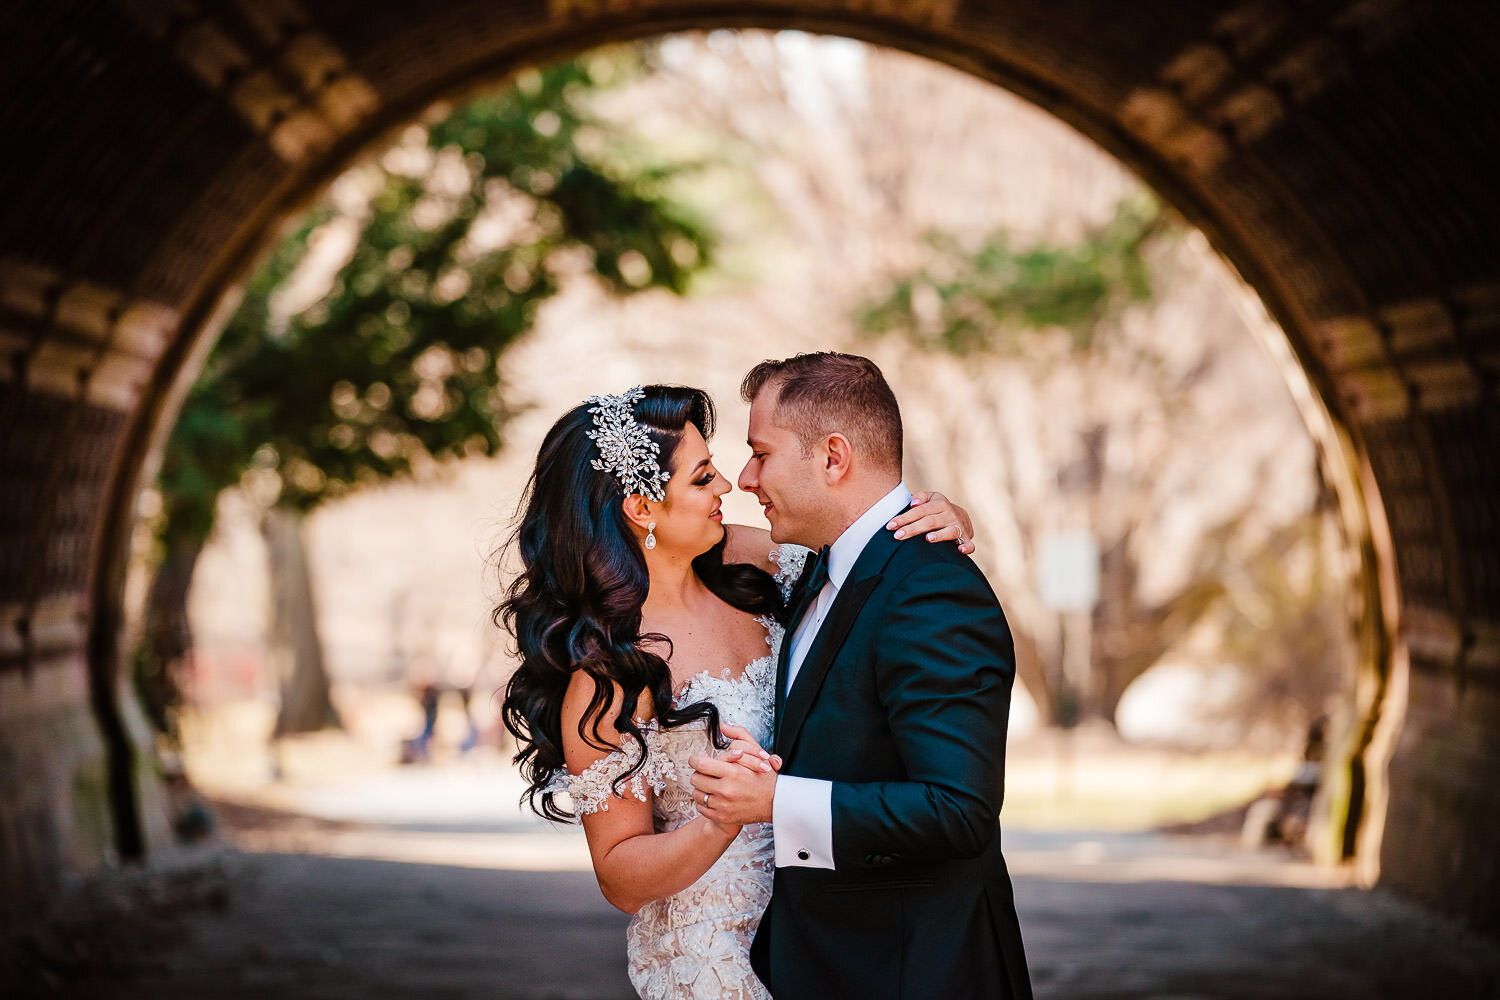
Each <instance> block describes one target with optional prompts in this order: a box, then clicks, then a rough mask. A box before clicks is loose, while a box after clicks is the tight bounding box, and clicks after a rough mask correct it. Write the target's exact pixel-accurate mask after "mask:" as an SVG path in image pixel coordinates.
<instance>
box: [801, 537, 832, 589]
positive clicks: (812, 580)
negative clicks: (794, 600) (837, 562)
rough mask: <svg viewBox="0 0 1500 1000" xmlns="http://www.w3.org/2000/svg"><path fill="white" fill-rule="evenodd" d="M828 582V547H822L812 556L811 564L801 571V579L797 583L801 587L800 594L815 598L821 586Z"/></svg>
mask: <svg viewBox="0 0 1500 1000" xmlns="http://www.w3.org/2000/svg"><path fill="white" fill-rule="evenodd" d="M827 582H828V546H826V545H825V546H823V547H822V548H821V549H819V550H818V551H817V553H816V554H815V555H814V556H813V560H812V562H810V563H808V564H807V567H806V568H805V569H803V571H802V577H801V578H800V579H799V580H798V581H797V583H798V585H799V586H800V587H802V592H803V593H804V594H807V595H809V596H816V595H817V594H818V593H819V592H820V591H821V590H822V589H823V585H824V584H825V583H827Z"/></svg>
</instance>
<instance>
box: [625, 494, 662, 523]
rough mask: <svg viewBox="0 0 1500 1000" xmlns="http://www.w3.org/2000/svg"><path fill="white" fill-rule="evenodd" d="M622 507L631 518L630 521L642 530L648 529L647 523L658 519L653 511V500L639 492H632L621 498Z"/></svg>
mask: <svg viewBox="0 0 1500 1000" xmlns="http://www.w3.org/2000/svg"><path fill="white" fill-rule="evenodd" d="M620 509H621V510H623V511H624V512H625V516H626V517H627V518H629V519H630V523H631V524H634V525H635V526H636V527H638V528H640V529H641V530H642V531H644V530H646V525H647V524H650V523H651V522H652V521H654V520H655V519H656V518H655V516H654V515H653V514H652V512H651V501H649V500H647V499H646V498H645V497H643V496H641V495H640V494H639V493H632V494H630V496H628V497H626V498H625V499H623V500H621V501H620Z"/></svg>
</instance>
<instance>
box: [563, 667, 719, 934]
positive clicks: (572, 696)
mask: <svg viewBox="0 0 1500 1000" xmlns="http://www.w3.org/2000/svg"><path fill="white" fill-rule="evenodd" d="M593 687H594V682H593V680H592V679H591V678H590V677H588V676H587V675H586V674H585V673H584V672H583V671H582V670H579V671H576V672H575V673H574V674H573V678H572V680H571V681H570V682H569V684H568V692H567V694H566V695H565V696H564V697H563V705H562V731H563V756H564V758H565V759H566V760H567V765H568V771H569V773H570V774H573V775H578V774H581V773H582V772H583V771H585V770H586V769H587V768H588V767H589V766H590V765H591V764H594V763H595V762H597V761H600V760H603V759H604V758H606V757H608V756H610V753H611V751H607V750H600V749H599V748H598V747H595V746H592V745H590V744H589V743H588V742H587V741H585V740H584V738H583V737H582V736H581V735H580V734H579V731H578V730H579V721H580V720H584V732H587V733H589V734H590V735H592V734H593V721H594V720H593V718H592V717H589V718H588V719H585V713H586V712H587V711H588V706H589V701H590V699H591V698H592V695H593ZM619 700H620V691H619V689H618V687H617V688H616V690H615V698H614V701H613V703H612V704H611V705H610V706H609V707H608V708H607V709H605V710H604V712H603V713H601V719H600V725H599V733H600V734H601V735H602V736H603V737H604V738H605V741H612V740H614V739H616V738H618V739H619V740H620V742H621V744H622V745H630V744H631V743H633V740H631V738H630V737H628V736H617V734H616V731H615V727H614V722H615V719H616V718H618V716H619ZM649 765H650V761H649V760H648V761H647V764H646V766H649ZM643 770H644V767H643ZM642 785H643V787H644V789H645V794H646V799H645V801H642V800H641V799H639V798H636V797H635V796H634V795H633V794H632V792H631V787H630V782H629V781H628V780H627V781H626V782H625V783H623V784H622V785H621V788H620V791H621V792H622V793H623V794H621V795H615V794H612V793H611V794H609V796H608V798H606V799H605V801H604V805H606V806H607V808H600V809H599V810H598V811H596V812H591V813H587V814H585V815H584V816H583V832H584V835H585V836H586V837H587V839H588V842H589V854H590V855H591V856H592V858H593V861H594V876H595V878H597V879H598V881H599V888H600V890H601V891H602V892H603V893H604V898H605V899H607V900H609V902H610V903H611V904H612V905H614V906H615V907H617V908H619V909H621V910H624V911H625V912H626V913H634V912H636V911H637V910H639V909H640V908H641V907H642V906H644V905H645V904H646V903H649V902H651V901H652V900H655V899H661V898H663V897H665V896H670V895H672V894H673V893H675V892H680V891H682V890H683V889H686V888H687V887H688V886H690V885H692V884H693V883H694V882H696V881H697V880H698V878H699V877H700V876H701V875H702V874H703V873H704V872H706V871H708V869H709V868H710V867H712V865H713V863H714V862H715V861H717V860H718V859H719V855H721V854H723V853H724V850H725V848H727V847H728V846H729V844H730V842H731V841H733V840H734V837H735V834H737V833H739V827H737V826H722V825H720V824H718V823H715V822H713V821H712V820H709V819H706V818H704V817H703V816H697V817H694V818H693V819H692V820H691V821H689V822H688V823H685V824H683V825H682V826H680V827H678V828H677V829H675V830H672V831H671V832H670V833H657V832H655V829H654V828H653V826H652V818H651V798H652V792H651V787H650V782H649V780H648V781H644V782H643V783H642ZM576 804H577V803H576V801H575V806H576Z"/></svg>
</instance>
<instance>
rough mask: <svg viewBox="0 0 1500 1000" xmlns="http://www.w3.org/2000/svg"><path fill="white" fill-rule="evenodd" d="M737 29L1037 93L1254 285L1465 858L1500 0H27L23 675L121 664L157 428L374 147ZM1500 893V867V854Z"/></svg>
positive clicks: (20, 175) (1493, 871)
mask: <svg viewBox="0 0 1500 1000" xmlns="http://www.w3.org/2000/svg"><path fill="white" fill-rule="evenodd" d="M740 25H743V26H759V27H780V28H803V29H807V30H815V31H828V32H834V33H841V34H848V35H853V36H856V37H860V38H864V39H866V40H869V41H873V42H878V43H883V44H888V45H893V46H897V47H901V48H905V49H908V50H911V51H914V52H917V53H921V54H925V55H928V56H930V57H932V58H935V59H938V60H941V61H944V62H947V63H950V64H952V65H954V66H956V67H959V68H961V69H965V70H968V71H970V72H972V73H974V74H976V75H978V76H981V77H983V78H986V79H989V80H992V81H994V82H996V83H999V84H1001V85H1003V86H1006V87H1008V88H1010V89H1012V90H1014V91H1016V92H1017V93H1019V94H1021V95H1022V96H1023V97H1026V98H1029V99H1030V100H1032V101H1034V102H1035V103H1037V104H1039V105H1041V106H1042V107H1044V108H1046V109H1048V110H1050V111H1052V112H1053V113H1055V114H1057V115H1059V116H1060V117H1062V118H1064V119H1065V120H1067V121H1069V122H1071V123H1072V124H1074V125H1075V126H1077V127H1078V128H1079V129H1081V130H1082V131H1083V132H1085V133H1086V134H1088V135H1090V136H1092V137H1093V138H1094V139H1096V140H1097V141H1098V142H1100V143H1101V144H1102V145H1103V146H1104V147H1106V148H1107V149H1109V150H1110V151H1111V152H1113V153H1115V154H1116V155H1117V156H1119V157H1120V158H1121V159H1122V160H1124V161H1125V162H1126V163H1127V164H1129V165H1130V166H1132V167H1133V168H1134V169H1136V170H1137V171H1138V172H1139V173H1140V174H1141V175H1142V176H1143V177H1144V178H1145V179H1146V180H1147V181H1148V183H1150V184H1152V185H1153V186H1154V187H1156V188H1157V189H1158V190H1159V191H1161V192H1162V194H1163V195H1164V196H1165V197H1166V198H1167V199H1168V200H1169V201H1171V202H1172V203H1173V204H1174V205H1175V206H1176V207H1177V208H1178V209H1179V210H1181V211H1182V212H1183V213H1184V214H1185V215H1187V216H1188V217H1189V218H1190V219H1191V220H1192V221H1193V222H1195V223H1196V224H1198V225H1199V226H1201V227H1202V228H1203V229H1204V231H1205V232H1206V233H1207V234H1208V236H1209V238H1210V239H1211V241H1212V242H1213V243H1214V244H1215V245H1216V246H1217V247H1218V248H1219V249H1220V251H1221V252H1223V253H1224V254H1225V255H1226V256H1227V257H1228V258H1229V259H1230V260H1231V262H1232V263H1233V264H1234V265H1235V266H1236V267H1237V268H1238V269H1239V271H1240V273H1241V274H1242V275H1243V276H1244V277H1245V278H1246V280H1247V281H1249V282H1250V283H1251V284H1252V285H1253V286H1254V287H1255V288H1256V290H1257V291H1258V292H1259V293H1260V295H1261V296H1262V298H1263V300H1264V301H1265V302H1266V304H1267V306H1268V307H1269V309H1270V310H1271V311H1272V313H1273V314H1274V315H1275V316H1276V318H1277V319H1278V320H1279V321H1280V322H1281V324H1282V326H1283V328H1284V329H1285V330H1286V333H1287V336H1288V339H1289V341H1290V343H1291V346H1292V348H1293V351H1294V353H1295V354H1296V356H1297V357H1298V359H1299V360H1300V362H1301V363H1302V365H1303V366H1304V368H1305V369H1306V371H1307V373H1308V376H1309V379H1310V381H1311V383H1312V385H1313V386H1314V387H1315V388H1316V390H1317V391H1318V392H1319V394H1320V396H1321V398H1322V400H1323V402H1324V404H1325V405H1326V406H1327V408H1328V409H1329V411H1330V412H1331V414H1332V415H1333V417H1334V420H1335V421H1336V423H1337V424H1338V425H1339V426H1340V428H1341V429H1342V431H1343V433H1344V434H1345V435H1346V436H1347V440H1348V442H1349V449H1350V459H1351V462H1352V465H1353V466H1354V472H1355V474H1356V476H1360V477H1363V488H1364V491H1365V494H1366V496H1367V498H1368V500H1369V503H1370V512H1371V515H1372V518H1371V519H1372V522H1373V523H1374V524H1375V525H1376V529H1377V531H1376V533H1377V535H1378V536H1379V542H1380V548H1381V551H1380V552H1379V553H1378V559H1379V561H1380V562H1381V564H1382V567H1383V569H1384V571H1385V572H1386V574H1387V584H1388V586H1387V590H1386V592H1385V594H1384V595H1383V598H1384V600H1383V611H1384V613H1385V615H1386V616H1387V618H1386V624H1387V625H1389V626H1390V627H1391V628H1392V629H1399V637H1398V643H1397V646H1398V647H1399V649H1398V650H1397V651H1394V652H1392V651H1387V652H1386V653H1383V654H1381V655H1382V656H1383V657H1384V658H1385V659H1386V660H1387V661H1389V660H1391V659H1392V658H1393V657H1401V658H1409V662H1410V666H1411V670H1412V673H1411V677H1412V681H1411V694H1410V698H1411V710H1410V711H1409V713H1408V717H1407V720H1406V729H1405V735H1404V736H1403V745H1404V746H1416V747H1425V748H1427V749H1429V750H1430V749H1431V748H1432V747H1435V746H1439V745H1443V741H1444V740H1455V739H1459V736H1462V740H1461V741H1460V742H1462V743H1463V745H1464V746H1466V747H1469V748H1470V749H1469V750H1467V751H1466V753H1467V754H1468V756H1467V757H1464V758H1463V763H1462V766H1461V767H1460V768H1459V771H1460V772H1462V773H1463V774H1468V773H1471V772H1472V774H1473V776H1474V778H1475V781H1474V782H1467V780H1466V779H1464V780H1461V781H1460V784H1461V785H1462V788H1460V789H1459V790H1458V791H1457V792H1455V791H1454V790H1453V789H1452V788H1447V789H1446V790H1442V791H1441V794H1440V793H1439V791H1438V790H1435V789H1434V788H1433V787H1430V786H1431V785H1432V782H1434V781H1436V780H1437V779H1436V778H1435V777H1434V776H1433V775H1431V774H1429V773H1427V771H1425V770H1424V767H1425V766H1426V765H1424V764H1422V763H1421V760H1424V759H1426V758H1425V757H1423V755H1422V754H1418V753H1415V752H1414V751H1412V752H1406V753H1405V755H1404V756H1403V752H1402V751H1400V750H1399V749H1398V753H1397V757H1396V759H1395V760H1394V761H1393V762H1392V775H1393V776H1392V793H1391V794H1392V809H1393V810H1395V813H1397V814H1400V815H1403V816H1406V817H1408V818H1409V820H1410V822H1407V821H1406V820H1403V821H1402V822H1403V823H1406V826H1401V824H1397V826H1396V828H1395V832H1394V834H1392V836H1394V838H1395V839H1394V840H1392V839H1391V837H1389V836H1388V838H1387V841H1388V846H1387V853H1388V854H1392V856H1393V857H1394V856H1395V853H1393V852H1399V851H1403V850H1405V849H1406V847H1407V846H1409V845H1408V843H1407V840H1406V839H1404V838H1407V837H1408V836H1410V837H1416V836H1417V835H1418V834H1417V831H1418V829H1421V830H1424V831H1427V832H1425V833H1423V834H1422V836H1423V837H1430V836H1437V838H1438V841H1439V842H1440V846H1451V847H1452V848H1453V850H1456V851H1460V852H1461V853H1462V854H1463V855H1464V857H1465V858H1468V857H1469V856H1470V852H1469V847H1468V846H1465V845H1466V844H1468V839H1466V838H1467V834H1466V833H1465V831H1469V832H1472V831H1473V828H1474V825H1475V824H1479V823H1481V822H1482V823H1486V824H1492V826H1491V829H1493V828H1494V826H1500V809H1497V806H1496V805H1495V803H1494V795H1493V793H1487V792H1485V791H1484V790H1483V788H1482V782H1480V781H1479V780H1478V779H1479V776H1480V775H1481V774H1482V771H1483V769H1484V768H1485V767H1488V766H1489V765H1490V764H1491V763H1493V762H1496V761H1500V746H1497V741H1496V739H1495V737H1493V736H1490V735H1489V734H1490V733H1492V732H1497V731H1500V725H1497V723H1500V683H1497V682H1500V527H1497V525H1500V508H1497V493H1500V448H1497V444H1496V442H1497V439H1500V434H1497V432H1500V410H1497V406H1496V402H1495V384H1496V375H1497V371H1500V184H1497V183H1496V180H1495V179H1496V178H1497V177H1500V112H1497V108H1500V71H1497V67H1500V13H1497V8H1496V7H1495V6H1494V5H1490V4H1482V3H1467V4H1466V3H1457V2H1454V3H1422V2H1417V0H1353V2H1351V0H1337V2H1292V0H1249V2H1237V3H1236V2H1213V3H1210V2H1205V3H1197V4H1184V3H1178V2H1169V0H1144V2H1138V3H1131V4H1121V3H1104V2H1099V0H1010V2H998V0H991V2H980V0H967V2H966V0H813V2H804V3H787V2H757V0H740V2H728V0H723V2H719V0H697V2H687V0H682V2H678V0H550V2H548V0H490V2H484V3H478V2H459V0H429V2H427V3H424V4H420V5H418V4H411V3H396V2H392V0H361V2H357V3H356V2H353V0H319V2H318V3H311V2H309V0H265V2H256V0H240V2H237V3H236V2H229V3H223V4H208V3H202V2H195V0H174V2H171V3H163V2H158V0H114V2H108V3H103V2H99V3H83V2H81V0H72V2H66V0H65V2H54V3H50V4H42V3H40V2H37V3H28V2H20V3H17V2H7V3H5V4H4V5H3V7H0V28H3V30H0V38H3V39H4V40H5V41H4V47H5V58H4V59H3V60H0V75H3V78H4V83H3V86H0V94H3V97H0V135H4V136H5V137H6V140H7V144H8V145H10V151H9V154H8V155H7V157H6V159H5V161H4V166H3V168H0V169H3V171H4V173H3V178H4V190H5V191H6V193H7V199H6V201H7V203H6V206H5V209H4V212H3V222H0V348H3V350H0V358H3V369H0V379H3V383H4V389H3V390H0V392H3V395H0V420H3V424H4V427H5V437H4V438H3V442H4V443H3V447H0V462H3V482H4V487H3V494H0V535H3V536H4V537H3V539H0V542H3V551H4V555H3V561H0V608H3V609H4V617H3V620H0V629H3V631H4V633H5V634H4V636H3V637H0V671H4V670H6V669H9V668H10V667H13V666H15V665H17V664H21V665H23V666H25V665H27V664H32V663H34V662H36V661H37V660H38V658H41V659H45V658H46V657H47V656H49V655H54V654H57V655H61V654H64V653H66V652H67V651H69V650H81V649H84V648H85V647H87V648H88V649H89V653H88V655H89V656H90V657H92V658H93V660H94V662H95V663H96V665H97V664H99V663H100V662H101V661H102V660H107V659H110V658H112V657H113V656H114V653H115V649H114V642H115V639H114V635H115V632H116V630H117V628H118V625H119V621H118V604H119V594H120V591H121V587H122V580H123V573H124V562H125V544H126V538H127V536H128V529H129V525H130V523H131V518H132V516H133V515H132V505H133V500H134V497H135V494H136V492H137V490H138V487H139V482H140V477H141V475H142V472H143V469H144V465H145V463H146V461H147V458H148V456H149V453H150V447H151V442H152V439H153V436H155V435H157V434H159V433H160V432H161V430H162V427H163V424H164V422H165V421H166V419H167V418H168V417H169V416H170V414H171V412H172V409H173V405H174V402H173V400H174V396H175V394H176V392H177V391H179V390H180V388H181V387H182V385H183V384H184V382H185V380H186V379H188V378H190V377H191V374H192V372H193V370H194V368H195V360H194V359H195V357H196V356H198V355H199V354H201V353H202V351H203V350H204V349H205V348H206V344H207V340H208V336H207V332H209V331H212V329H213V328H214V318H215V317H214V314H215V311H216V310H222V309H223V308H225V294H226V292H227V291H228V290H230V289H231V288H232V287H233V284H234V282H235V281H236V280H238V279H239V278H240V277H241V276H242V275H243V274H244V273H245V271H246V269H247V268H248V266H249V264H250V262H251V261H252V260H253V259H254V256H255V254H256V253H257V252H258V250H259V249H260V248H262V247H263V246H264V245H266V243H267V241H268V240H269V239H270V238H271V237H272V236H273V235H274V233H275V227H276V226H277V224H278V222H279V221H281V220H283V219H285V218H286V217H287V216H288V215H289V213H291V212H293V211H294V210H295V209H297V208H298V207H299V206H300V205H302V204H305V203H306V201H307V200H308V199H309V198H310V197H311V196H312V194H313V193H315V192H316V191H317V190H318V189H319V188H320V187H321V186H322V185H323V184H325V183H326V182H327V181H328V180H329V179H330V178H331V177H332V176H333V175H334V173H335V172H336V171H337V170H338V169H339V168H340V167H341V166H342V165H344V164H346V163H347V162H348V161H349V160H350V158H351V157H353V156H355V155H357V154H358V152H359V151H360V150H362V149H364V148H366V147H367V146H368V145H369V144H370V143H371V142H372V141H374V140H375V139H377V138H378V137H380V136H381V135H382V134H384V133H385V132H387V131H389V130H391V129H393V128H395V127H398V126H399V125H400V124H402V123H403V122H406V121H409V120H410V119H411V118H413V117H415V116H416V115H418V114H420V113H421V112H422V111H423V110H424V109H425V108H426V107H428V106H429V105H430V104H431V102H433V101H434V100H437V99H439V98H444V97H452V96H455V95H456V94H459V93H462V92H464V91H466V90H468V89H471V88H474V87H477V86H481V85H485V84H490V83H494V82H496V81H497V80H499V79H501V78H502V77H503V76H504V75H505V74H506V73H508V72H511V71H513V70H514V69H515V68H517V67H518V66H520V65H524V64H527V63H532V62H536V61H540V60H545V59H548V58H553V57H556V56H559V55H563V54H566V53H568V52H571V51H576V50H578V49H581V48H586V47H588V46H590V45H593V44H596V43H599V42H602V41H607V40H611V39H621V38H627V37H635V36H640V35H643V34H651V33H658V32H665V31H671V30H678V29H686V28H703V27H714V26H740ZM1393 634H1396V633H1393ZM91 637H92V638H91ZM1474 692H1479V693H1478V694H1475V693H1474ZM1464 698H1467V699H1469V700H1468V702H1467V704H1468V708H1464V707H1463V706H1462V705H1460V704H1459V702H1460V701H1462V700H1463V699H1464ZM1455 699H1457V700H1455ZM1475 699H1478V700H1475ZM1476 706H1477V707H1476ZM1455 727H1457V728H1455ZM1465 727H1468V728H1465ZM1455 734H1458V735H1455ZM1474 747H1478V748H1479V749H1478V750H1474V749H1473V748H1474ZM1448 780H1449V782H1450V784H1451V782H1452V781H1453V780H1459V779H1451V778H1450V779H1448ZM1443 796H1446V799H1445V801H1457V802H1459V803H1460V804H1459V806H1457V807H1455V808H1456V809H1457V812H1456V813H1454V810H1453V809H1452V808H1448V807H1443V809H1447V812H1444V811H1443V809H1439V808H1438V807H1437V806H1436V805H1431V804H1432V803H1436V802H1437V801H1438V799H1439V798H1441V797H1443ZM1429 805H1431V809H1429ZM1401 810H1407V812H1405V813H1402V812H1401ZM1432 810H1437V811H1436V812H1433V811H1432ZM1450 814H1451V815H1450ZM1455 816H1456V817H1457V818H1455ZM1433 823H1435V824H1437V826H1436V827H1433V826H1432V825H1431V824H1433ZM1444 824H1446V826H1445V825H1444ZM1466 824H1467V825H1466ZM1433 829H1436V830H1438V833H1437V834H1432V830H1433ZM1444 831H1447V832H1444ZM1413 843H1414V842H1413ZM1475 863H1476V864H1478V863H1480V862H1477V861H1476V862H1475ZM1397 868H1398V870H1399V868H1400V866H1399V865H1398V866H1397ZM1387 869H1388V871H1389V870H1390V866H1389V865H1388V866H1387ZM1438 877H1439V876H1437V875H1431V876H1430V878H1429V875H1427V874H1423V873H1422V872H1415V873H1414V874H1412V875H1411V877H1410V878H1407V879H1406V881H1407V882H1409V883H1410V884H1411V886H1412V887H1413V888H1414V889H1415V890H1416V891H1418V892H1422V891H1424V890H1423V889H1422V886H1423V885H1426V884H1428V882H1427V881H1424V880H1428V881H1430V879H1436V878H1438ZM1402 878H1404V876H1399V875H1398V876H1397V879H1398V881H1400V880H1401V879H1402ZM1485 878H1487V879H1488V881H1486V880H1485ZM1485 878H1482V879H1479V880H1478V883H1483V884H1484V885H1488V886H1500V862H1493V861H1491V862H1489V868H1488V875H1487V876H1486V877H1485ZM1452 881H1453V879H1452V877H1451V876H1450V882H1452ZM1445 884H1447V883H1445ZM1445 891H1447V890H1445ZM1452 891H1454V892H1463V891H1469V892H1475V891H1478V890H1477V889H1472V888H1471V889H1469V890H1463V889H1461V888H1458V887H1456V884H1455V888H1453V890H1452ZM1476 905H1477V904H1476ZM1490 905H1491V906H1492V905H1493V904H1490ZM1471 908H1472V907H1471Z"/></svg>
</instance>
